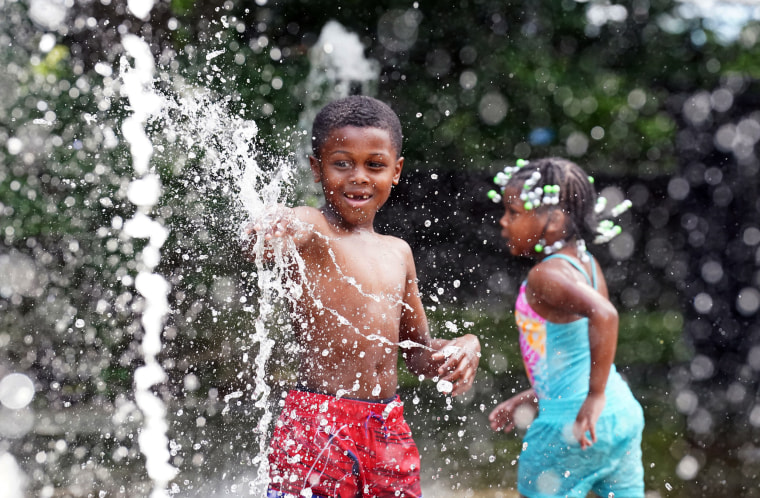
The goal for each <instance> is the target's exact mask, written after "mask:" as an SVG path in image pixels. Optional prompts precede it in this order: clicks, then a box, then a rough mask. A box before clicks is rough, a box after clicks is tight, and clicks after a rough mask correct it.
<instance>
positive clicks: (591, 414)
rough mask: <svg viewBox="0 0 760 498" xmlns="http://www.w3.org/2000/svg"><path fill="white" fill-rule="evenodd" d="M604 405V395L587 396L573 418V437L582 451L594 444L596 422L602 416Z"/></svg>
mask: <svg viewBox="0 0 760 498" xmlns="http://www.w3.org/2000/svg"><path fill="white" fill-rule="evenodd" d="M604 403H605V397H604V394H589V395H588V396H587V397H586V400H585V401H584V402H583V404H582V405H581V409H580V410H578V415H577V416H576V417H575V423H574V424H573V436H575V439H577V440H578V442H579V443H580V445H581V448H582V449H584V450H585V449H586V448H588V447H590V446H591V445H592V444H594V443H595V442H596V422H597V420H599V416H600V415H601V414H602V410H603V409H604ZM587 432H588V434H589V435H590V436H591V439H590V440H589V438H588V437H587V436H586V433H587Z"/></svg>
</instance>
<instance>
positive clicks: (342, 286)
mask: <svg viewBox="0 0 760 498" xmlns="http://www.w3.org/2000/svg"><path fill="white" fill-rule="evenodd" d="M401 139H402V137H401V125H400V123H399V120H398V117H397V116H396V114H395V113H394V112H393V111H392V110H391V109H390V107H388V106H387V105H385V104H384V103H382V102H380V101H378V100H376V99H373V98H370V97H365V96H352V97H348V98H345V99H341V100H338V101H335V102H332V103H330V104H328V105H327V106H325V107H324V108H323V109H322V110H321V111H320V112H319V114H318V115H317V116H316V118H315V119H314V124H313V130H312V148H313V153H314V155H313V156H311V157H310V158H309V161H310V166H311V170H312V173H313V175H314V181H315V182H319V183H321V184H322V189H323V192H324V196H325V205H324V206H323V207H322V208H321V209H315V208H311V207H306V206H300V207H296V208H293V209H288V208H282V207H280V208H278V212H277V214H276V216H275V221H274V222H269V223H268V224H267V225H268V226H260V225H255V226H254V227H253V232H255V236H262V235H263V237H264V239H265V243H266V244H267V246H266V247H267V248H268V249H269V248H271V247H272V246H271V243H272V242H273V240H272V239H273V238H280V237H282V238H289V239H290V241H292V243H293V245H294V246H295V248H296V250H297V252H298V254H299V256H300V258H301V259H302V262H303V272H304V273H303V275H304V277H305V282H304V284H305V285H304V286H303V287H304V290H303V293H302V295H301V296H300V297H299V298H298V301H297V303H296V305H295V306H294V309H293V319H294V325H295V329H296V331H297V334H298V335H297V340H298V341H299V346H300V351H301V362H300V367H299V370H298V383H297V387H296V388H295V389H293V390H291V391H290V392H289V393H288V396H287V398H286V400H285V406H284V408H283V410H282V413H281V415H280V418H279V420H278V422H277V425H276V427H275V431H274V434H273V436H272V441H271V443H270V447H271V453H270V455H269V462H270V479H271V484H270V489H269V494H268V496H269V497H283V496H311V497H349V496H350V497H355V496H363V497H370V496H372V497H391V496H392V497H419V496H421V489H420V477H419V476H420V470H419V469H420V457H419V452H418V451H417V448H416V446H415V444H414V441H413V440H412V438H411V434H410V431H409V427H408V425H407V424H406V422H405V421H404V418H403V404H402V403H401V402H400V401H399V397H398V395H397V394H396V386H397V371H396V366H397V357H398V352H399V348H400V347H401V346H403V349H402V356H403V358H404V360H405V362H406V364H407V366H408V368H409V370H410V371H411V372H413V373H415V374H417V375H421V376H426V377H436V376H439V377H440V378H441V379H442V381H445V382H442V384H445V385H446V386H447V387H448V388H449V389H447V390H450V391H451V394H452V395H454V396H456V395H458V394H461V393H463V392H465V391H467V390H468V389H469V388H470V387H471V386H472V382H473V380H474V378H475V372H476V370H477V366H478V362H479V359H478V358H479V353H480V343H479V342H478V339H477V338H476V337H475V336H473V335H465V336H462V337H459V338H457V339H454V340H451V341H448V340H442V339H432V338H431V337H430V335H429V333H428V325H427V319H426V317H425V312H424V310H423V307H422V302H421V300H420V295H419V290H418V288H417V279H416V271H415V267H414V259H413V257H412V252H411V249H410V247H409V245H408V244H406V243H405V242H403V241H402V240H400V239H397V238H395V237H391V236H387V235H380V234H378V233H376V232H375V231H374V227H373V222H374V219H375V215H376V213H377V211H378V210H379V209H380V207H381V206H382V205H383V204H384V203H385V201H386V200H387V199H388V197H389V195H390V191H391V187H392V186H393V185H396V184H398V181H399V178H400V175H401V168H402V166H403V163H404V159H403V158H402V157H401V154H400V152H401ZM270 214H271V213H270ZM249 255H250V256H251V257H253V255H252V253H250V251H249ZM264 257H265V258H270V257H272V252H271V251H269V250H268V251H265V254H264ZM444 348H445V350H444ZM449 383H450V384H449ZM439 387H440V386H439ZM443 389H445V388H442V390H443Z"/></svg>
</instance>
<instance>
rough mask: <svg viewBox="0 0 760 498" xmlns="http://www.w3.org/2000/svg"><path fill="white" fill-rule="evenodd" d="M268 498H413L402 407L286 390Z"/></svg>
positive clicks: (414, 469) (416, 471) (414, 477)
mask: <svg viewBox="0 0 760 498" xmlns="http://www.w3.org/2000/svg"><path fill="white" fill-rule="evenodd" d="M270 450H271V452H270V454H269V477H270V481H271V484H270V487H269V493H268V495H267V496H268V497H270V498H273V497H285V496H296V497H301V496H311V497H313V498H317V497H331V498H332V497H339V498H348V497H351V498H355V497H377V498H384V497H393V498H397V497H406V498H419V497H420V496H422V490H421V489H420V454H419V452H418V451H417V446H416V445H415V444H414V441H413V440H412V434H411V431H410V430H409V426H408V425H407V424H406V422H405V421H404V409H403V403H401V402H400V401H399V398H398V396H396V397H395V398H394V399H393V401H391V402H389V403H372V402H366V401H358V400H352V399H345V398H336V397H334V396H329V395H325V394H316V393H310V392H304V391H290V392H289V393H288V396H287V398H286V399H285V407H284V408H283V409H282V413H281V414H280V418H279V420H278V421H277V425H276V427H275V430H274V434H273V435H272V440H271V442H270Z"/></svg>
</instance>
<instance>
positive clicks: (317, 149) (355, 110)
mask: <svg viewBox="0 0 760 498" xmlns="http://www.w3.org/2000/svg"><path fill="white" fill-rule="evenodd" d="M344 126H356V127H360V128H364V127H373V128H380V129H383V130H386V131H387V132H388V134H389V135H390V136H391V144H392V145H393V147H394V148H395V149H396V157H399V156H401V142H402V140H403V136H402V134H401V122H400V121H399V119H398V116H397V115H396V113H395V112H393V109H391V108H390V107H389V106H388V105H387V104H385V103H383V102H380V101H379V100H377V99H375V98H372V97H367V96H366V95H351V96H350V97H346V98H342V99H339V100H334V101H332V102H330V103H329V104H327V105H326V106H324V107H323V108H322V110H320V111H319V113H318V114H317V116H316V117H315V118H314V124H313V125H312V129H311V148H312V151H313V153H314V155H315V156H316V157H319V155H320V153H321V151H322V146H323V145H324V143H325V140H326V139H327V135H329V134H330V132H331V131H333V130H335V129H337V128H343V127H344Z"/></svg>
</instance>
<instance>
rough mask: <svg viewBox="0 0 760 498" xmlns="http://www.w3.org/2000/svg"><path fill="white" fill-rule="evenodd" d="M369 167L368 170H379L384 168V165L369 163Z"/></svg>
mask: <svg viewBox="0 0 760 498" xmlns="http://www.w3.org/2000/svg"><path fill="white" fill-rule="evenodd" d="M369 167H370V168H376V169H379V168H384V167H385V164H384V163H376V162H371V163H369Z"/></svg>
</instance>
